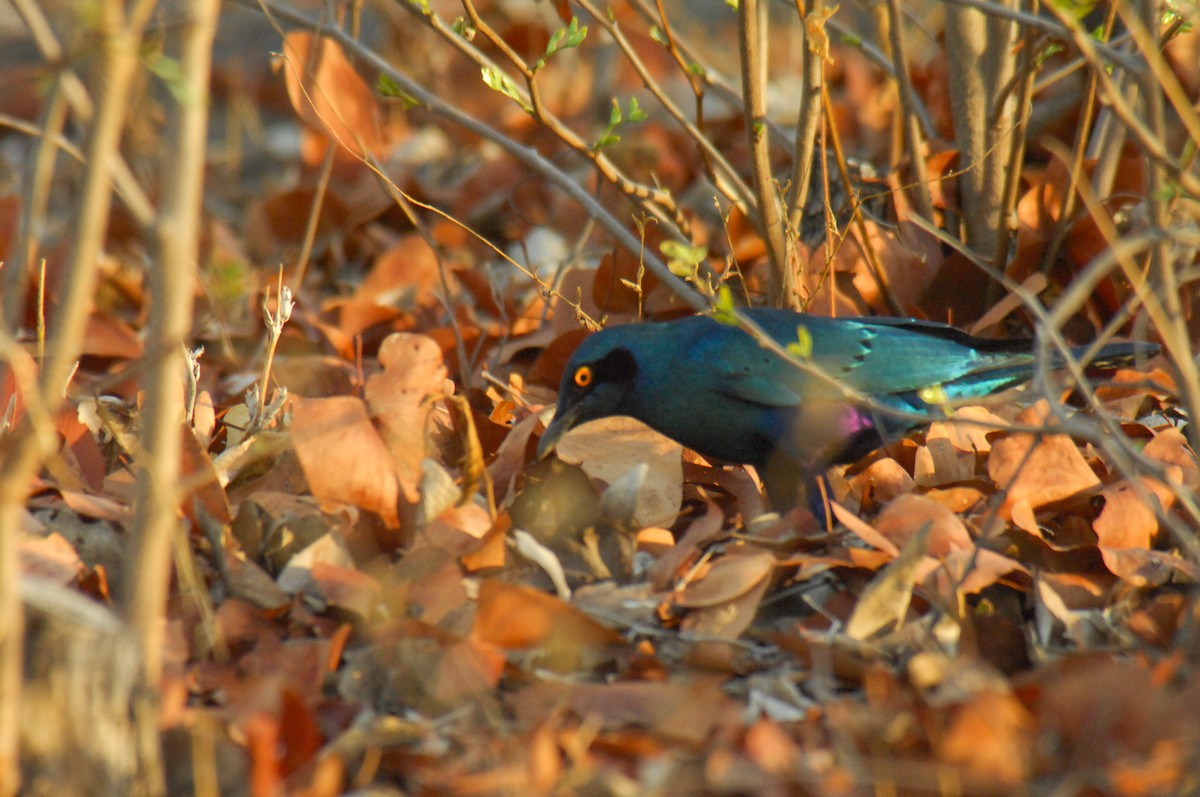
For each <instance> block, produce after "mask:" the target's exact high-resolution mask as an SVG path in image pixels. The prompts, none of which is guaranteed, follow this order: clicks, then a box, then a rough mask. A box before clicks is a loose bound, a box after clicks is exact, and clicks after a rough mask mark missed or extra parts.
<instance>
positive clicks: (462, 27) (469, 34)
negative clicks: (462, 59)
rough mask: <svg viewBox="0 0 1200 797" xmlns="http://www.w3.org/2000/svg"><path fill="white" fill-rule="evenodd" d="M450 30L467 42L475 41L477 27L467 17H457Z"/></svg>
mask: <svg viewBox="0 0 1200 797" xmlns="http://www.w3.org/2000/svg"><path fill="white" fill-rule="evenodd" d="M450 29H451V30H453V31H454V32H455V33H457V34H458V35H459V36H461V37H462V38H464V39H466V40H467V41H469V42H470V41H475V26H474V25H472V24H471V21H470V20H469V19H467V18H466V17H457V18H455V20H454V23H453V24H452V25H451V26H450Z"/></svg>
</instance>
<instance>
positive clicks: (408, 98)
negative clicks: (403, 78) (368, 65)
mask: <svg viewBox="0 0 1200 797" xmlns="http://www.w3.org/2000/svg"><path fill="white" fill-rule="evenodd" d="M375 90H376V91H378V92H379V94H380V95H381V96H384V97H391V98H392V99H397V100H400V101H402V102H403V103H404V107H405V108H406V109H407V108H411V107H413V106H414V105H419V104H420V103H419V102H418V101H417V98H416V97H413V96H412V95H411V94H409V93H408V92H406V91H405V90H404V89H402V88H400V86H398V85H397V84H396V81H394V80H392V79H391V77H389V76H388V75H385V74H383V73H380V75H379V79H378V80H376V81H375Z"/></svg>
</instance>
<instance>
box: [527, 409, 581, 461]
mask: <svg viewBox="0 0 1200 797" xmlns="http://www.w3.org/2000/svg"><path fill="white" fill-rule="evenodd" d="M578 415H579V406H578V405H575V406H573V407H567V408H566V409H563V408H562V407H559V409H558V410H557V411H556V412H555V413H554V420H552V421H550V425H549V426H547V427H546V431H544V432H542V438H541V439H540V440H538V446H537V457H538V459H543V458H544V457H545V456H546V455H547V454H549V453H550V452H551V451H553V450H554V447H555V446H556V445H558V441H559V440H561V439H562V436H563V435H565V434H566V433H567V432H569V431H571V428H572V427H574V426H575V418H576V416H578Z"/></svg>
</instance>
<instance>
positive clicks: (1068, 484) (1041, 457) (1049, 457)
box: [988, 400, 1100, 517]
mask: <svg viewBox="0 0 1200 797" xmlns="http://www.w3.org/2000/svg"><path fill="white" fill-rule="evenodd" d="M1048 418H1049V405H1048V404H1046V402H1045V401H1044V400H1043V401H1039V402H1038V403H1037V404H1036V405H1034V406H1033V407H1030V408H1028V409H1026V410H1025V411H1024V412H1022V413H1021V414H1020V415H1019V416H1017V423H1018V424H1023V425H1028V426H1037V425H1040V424H1043V423H1045V422H1046V420H1047V419H1048ZM988 476H990V477H991V479H992V481H994V482H995V483H996V485H997V486H998V487H999V488H1000V489H1002V490H1006V491H1007V493H1008V494H1007V496H1006V497H1005V500H1004V506H1003V508H1002V510H1001V511H1002V512H1003V513H1005V514H1007V515H1008V516H1010V517H1011V516H1012V515H1013V514H1014V510H1013V507H1014V506H1015V505H1018V504H1023V505H1025V506H1027V507H1029V508H1031V509H1037V508H1038V507H1040V506H1045V505H1046V504H1050V503H1053V502H1055V501H1061V500H1062V499H1064V498H1069V497H1070V496H1072V495H1075V494H1077V493H1080V492H1082V491H1084V490H1090V489H1092V488H1094V487H1097V486H1099V484H1100V479H1099V478H1098V477H1097V476H1096V474H1095V473H1094V472H1093V471H1092V469H1091V468H1090V467H1088V464H1087V461H1086V460H1084V458H1083V455H1082V454H1080V453H1079V448H1078V447H1077V446H1076V445H1075V442H1074V441H1073V440H1071V438H1070V437H1068V436H1067V435H1064V434H1049V435H1040V436H1039V435H1033V434H1027V433H1024V432H1022V433H1018V434H1012V435H1009V436H1008V437H1004V438H1002V439H1000V440H997V441H995V442H994V443H993V444H992V453H991V456H989V457H988Z"/></svg>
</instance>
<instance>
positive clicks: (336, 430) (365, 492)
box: [290, 396, 419, 528]
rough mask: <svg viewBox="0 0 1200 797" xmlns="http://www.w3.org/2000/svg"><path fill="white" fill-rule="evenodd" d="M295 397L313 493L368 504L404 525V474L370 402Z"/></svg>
mask: <svg viewBox="0 0 1200 797" xmlns="http://www.w3.org/2000/svg"><path fill="white" fill-rule="evenodd" d="M290 402H291V407H292V424H291V429H290V430H291V436H292V445H293V447H294V448H295V450H296V457H297V459H298V460H299V461H300V467H301V468H302V469H303V470H304V476H305V478H306V479H307V480H308V483H309V486H310V488H311V490H312V493H313V495H314V496H315V497H316V498H317V499H318V500H319V501H322V502H329V501H332V502H338V503H347V504H354V505H355V506H359V507H362V508H363V509H366V510H368V511H371V512H374V513H376V514H377V515H379V516H380V518H382V519H383V522H384V523H385V524H386V525H387V526H388V527H389V528H398V527H399V526H400V515H399V511H398V504H399V499H400V477H399V474H398V473H397V470H396V463H395V460H393V459H392V456H391V454H389V453H388V450H387V448H386V446H385V445H384V443H383V440H382V439H381V438H380V436H379V433H378V432H376V431H375V426H374V425H373V424H372V423H371V419H370V417H369V416H368V415H367V406H366V404H364V403H363V402H362V401H361V400H359V399H357V398H354V397H353V396H336V397H334V398H325V399H303V398H300V397H298V396H293V397H292V398H291V399H290ZM418 473H419V471H418ZM412 489H413V490H414V492H415V490H416V485H415V483H414V484H413V487H412Z"/></svg>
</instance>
